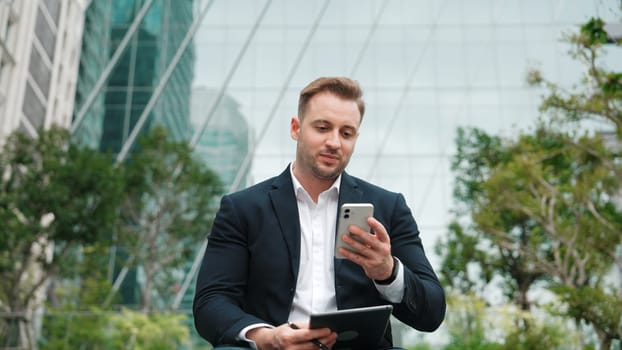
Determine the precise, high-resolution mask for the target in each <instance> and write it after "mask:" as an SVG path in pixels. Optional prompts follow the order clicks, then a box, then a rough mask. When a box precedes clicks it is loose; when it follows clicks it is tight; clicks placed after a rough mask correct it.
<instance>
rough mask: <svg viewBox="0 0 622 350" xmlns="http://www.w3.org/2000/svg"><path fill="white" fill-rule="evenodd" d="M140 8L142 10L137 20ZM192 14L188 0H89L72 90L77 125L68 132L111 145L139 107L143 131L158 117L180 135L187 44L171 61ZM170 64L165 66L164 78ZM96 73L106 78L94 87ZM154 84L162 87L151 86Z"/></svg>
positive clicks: (186, 120) (184, 121) (189, 61)
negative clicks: (75, 88)
mask: <svg viewBox="0 0 622 350" xmlns="http://www.w3.org/2000/svg"><path fill="white" fill-rule="evenodd" d="M141 11H146V12H145V13H142V12H141ZM139 14H141V15H143V14H144V17H141V18H140V19H139V20H138V21H137V16H138V15H139ZM192 21H193V1H192V0H183V1H172V0H156V1H146V0H104V1H92V2H91V5H90V6H89V8H88V10H87V13H86V23H85V35H84V41H83V49H82V51H83V54H82V56H81V60H80V82H79V86H78V92H77V95H76V103H77V106H76V107H77V108H76V114H77V116H79V117H80V118H82V119H81V120H80V122H81V124H80V127H81V128H80V129H79V130H78V132H76V133H75V134H74V135H75V136H76V137H78V138H80V139H81V140H82V142H84V143H86V144H90V145H94V146H96V147H97V146H98V147H99V148H101V149H102V150H105V151H107V150H112V151H113V152H115V153H116V152H118V151H119V150H120V149H121V147H122V146H123V144H124V143H125V142H126V141H127V140H128V136H129V134H130V133H131V132H132V130H133V128H134V126H135V125H136V123H137V122H138V120H139V118H140V117H141V116H142V115H143V114H144V115H145V123H144V125H143V127H142V130H143V131H144V130H148V128H149V127H150V126H151V125H153V124H160V125H162V126H164V127H165V128H166V129H167V130H168V131H169V134H170V135H171V136H172V137H173V138H174V139H175V140H184V139H187V138H188V137H189V135H190V132H191V130H190V91H191V85H192V79H193V72H194V49H193V46H192V45H188V46H187V48H185V49H184V50H183V54H182V55H181V58H180V59H179V60H178V61H177V62H176V63H174V64H172V65H171V62H172V58H173V57H174V56H175V54H176V53H177V50H178V48H179V47H180V44H181V43H182V41H183V39H184V37H185V35H186V33H187V32H188V28H189V26H190V25H191V23H192ZM135 22H136V24H137V26H136V27H135V28H134V27H132V25H133V24H134V23H135ZM117 50H119V51H118V52H117ZM118 53H120V56H118V57H115V54H118ZM113 58H115V59H116V60H113ZM169 65H170V66H171V67H173V71H172V74H171V75H170V76H168V77H167V78H166V81H163V79H164V73H165V72H166V71H167V69H169ZM100 79H105V83H104V84H103V87H102V88H101V89H100V90H99V91H98V90H96V89H95V87H96V86H97V83H98V82H99V80H100ZM160 84H162V87H160V88H161V89H162V91H161V92H160V91H158V90H157V89H158V87H159V85H160ZM156 92H157V95H156ZM91 94H95V95H94V97H93V96H90V95H91ZM89 98H91V99H92V101H91V100H89ZM150 101H151V103H152V104H153V106H149V103H150ZM85 104H86V106H85ZM148 107H149V108H148ZM83 109H84V110H83ZM80 114H84V115H83V116H82V115H80Z"/></svg>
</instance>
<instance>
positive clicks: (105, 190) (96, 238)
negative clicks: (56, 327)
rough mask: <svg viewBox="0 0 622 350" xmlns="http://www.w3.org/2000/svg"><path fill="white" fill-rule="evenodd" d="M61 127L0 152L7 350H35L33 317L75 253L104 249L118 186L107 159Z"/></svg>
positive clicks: (19, 137)
mask: <svg viewBox="0 0 622 350" xmlns="http://www.w3.org/2000/svg"><path fill="white" fill-rule="evenodd" d="M68 141H69V133H68V132H67V131H66V130H64V129H62V128H58V127H53V128H51V129H50V130H43V131H40V133H39V135H38V137H37V138H34V139H33V138H31V137H29V136H27V135H25V134H24V133H21V132H15V133H13V134H12V135H11V136H10V137H9V138H8V140H7V143H6V144H5V145H4V147H3V149H2V153H0V175H1V178H0V222H2V225H0V280H2V283H1V284H0V312H1V313H2V315H3V323H4V327H1V328H0V329H1V330H2V334H0V341H1V342H2V343H3V345H4V346H25V347H29V348H30V347H33V346H34V339H33V335H34V332H33V329H32V322H30V321H31V320H32V318H33V311H34V310H35V309H36V308H37V307H39V306H40V304H41V302H42V300H43V296H44V293H45V286H46V284H47V283H48V282H49V281H50V278H51V277H53V276H54V275H55V274H56V273H58V272H59V268H60V266H61V265H62V264H63V263H64V259H65V258H66V257H68V256H69V255H70V253H71V252H72V250H74V249H75V248H76V247H78V246H81V245H84V244H90V243H94V242H105V241H107V240H109V238H110V236H111V235H110V232H111V231H112V229H113V223H114V222H115V217H116V209H117V207H118V205H119V203H120V199H121V190H122V179H121V177H120V174H119V173H118V171H117V170H115V169H114V167H113V165H112V163H111V160H110V159H109V157H107V156H106V155H103V154H101V153H99V152H95V151H92V150H88V149H84V148H80V147H78V146H76V145H72V144H70V143H69V142H68Z"/></svg>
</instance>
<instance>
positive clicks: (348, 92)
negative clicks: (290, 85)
mask: <svg viewBox="0 0 622 350" xmlns="http://www.w3.org/2000/svg"><path fill="white" fill-rule="evenodd" d="M320 92H330V93H332V94H335V95H337V96H338V97H340V98H343V99H345V100H352V101H355V102H356V105H357V106H358V108H359V113H360V114H361V122H362V121H363V114H365V102H363V98H362V97H363V90H361V87H360V86H359V83H358V82H357V81H356V80H353V79H350V78H346V77H322V78H318V79H315V80H314V81H312V82H311V83H309V85H307V86H305V88H304V89H302V91H300V98H299V99H298V118H300V119H302V118H303V117H304V114H305V112H306V110H307V105H308V104H309V100H311V98H312V97H313V96H315V95H316V94H318V93H320Z"/></svg>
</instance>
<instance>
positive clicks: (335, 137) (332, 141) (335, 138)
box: [326, 130, 341, 148]
mask: <svg viewBox="0 0 622 350" xmlns="http://www.w3.org/2000/svg"><path fill="white" fill-rule="evenodd" d="M326 144H327V145H328V146H329V147H331V148H339V147H340V146H341V139H340V138H339V131H338V130H335V131H333V132H329V133H328V136H327V139H326Z"/></svg>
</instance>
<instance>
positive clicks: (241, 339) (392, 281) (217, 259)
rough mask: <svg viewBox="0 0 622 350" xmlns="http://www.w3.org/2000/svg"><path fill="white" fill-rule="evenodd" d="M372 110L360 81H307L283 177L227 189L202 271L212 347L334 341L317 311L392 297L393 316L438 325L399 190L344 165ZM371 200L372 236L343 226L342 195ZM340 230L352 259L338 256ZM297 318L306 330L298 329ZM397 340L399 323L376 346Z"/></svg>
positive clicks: (440, 314)
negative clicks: (317, 320) (311, 324)
mask: <svg viewBox="0 0 622 350" xmlns="http://www.w3.org/2000/svg"><path fill="white" fill-rule="evenodd" d="M364 112H365V106H364V103H363V100H362V91H361V89H360V87H359V85H358V83H357V82H356V81H354V80H351V79H348V78H341V77H337V78H319V79H317V80H315V81H313V82H311V83H310V84H309V85H308V86H307V87H305V88H304V89H303V90H302V92H301V94H300V99H299V104H298V117H294V118H292V119H291V123H290V124H291V125H290V134H291V137H292V139H294V140H295V141H296V142H297V148H296V159H295V161H294V162H293V163H292V164H290V166H289V167H288V168H287V169H286V170H285V171H284V172H283V173H282V174H281V175H279V176H276V177H274V178H272V179H269V180H267V181H264V182H262V183H259V184H257V185H254V186H252V187H250V188H247V189H245V190H242V191H240V192H237V193H233V194H230V195H226V196H224V197H223V198H222V201H221V206H220V210H219V212H218V214H217V215H216V218H215V220H214V225H213V228H212V231H211V234H210V236H209V242H208V246H207V249H206V251H205V256H204V258H203V263H202V266H201V270H200V272H199V276H198V280H197V290H196V295H195V299H194V306H193V311H194V318H195V325H196V328H197V330H198V332H199V334H200V335H201V336H203V337H204V338H206V339H207V340H208V341H210V342H211V343H212V345H214V346H218V345H223V344H230V345H231V344H237V345H244V346H251V347H253V348H255V349H260V350H267V349H317V348H318V347H317V345H315V344H313V343H312V342H311V340H312V339H317V340H319V341H320V342H322V343H323V344H325V345H327V346H328V347H329V348H330V347H331V346H332V345H333V344H334V343H335V341H336V334H335V333H334V332H331V331H330V329H327V328H323V329H309V328H308V326H307V322H308V317H309V315H310V314H311V313H315V312H323V311H333V310H336V309H350V308H355V307H363V306H372V305H382V304H392V305H393V315H394V316H395V317H397V318H398V319H399V320H400V321H402V322H404V323H406V324H408V325H410V326H411V327H413V328H415V329H418V330H421V331H433V330H435V329H436V328H438V326H439V325H440V324H441V322H442V320H443V318H444V315H445V296H444V293H443V290H442V288H441V286H440V284H439V282H438V279H437V277H436V275H435V274H434V271H433V270H432V267H431V266H430V264H429V262H428V260H427V258H426V257H425V253H424V251H423V247H422V244H421V240H420V238H419V231H418V228H417V224H416V223H415V220H414V218H413V216H412V214H411V212H410V209H409V208H408V207H407V205H406V203H405V200H404V197H403V196H402V195H401V194H398V193H393V192H389V191H387V190H384V189H382V188H380V187H377V186H375V185H372V184H370V183H368V182H365V181H363V180H361V179H358V178H356V177H353V176H350V175H348V174H347V173H346V172H344V169H345V168H346V166H347V164H348V162H349V160H350V156H351V155H352V153H353V151H354V147H355V144H356V140H357V138H358V135H359V127H360V125H361V121H362V118H363V115H364ZM364 202H369V203H372V204H373V205H374V211H375V212H374V217H370V218H369V219H368V224H369V225H370V227H371V229H372V231H373V232H374V235H371V234H369V232H367V231H365V230H363V229H362V228H360V227H358V226H354V225H352V226H350V232H351V235H352V236H350V235H347V234H344V235H341V234H340V235H339V236H337V233H336V232H335V231H336V220H337V208H338V206H339V205H341V204H342V203H364ZM335 239H342V240H343V241H344V242H345V243H346V244H348V247H349V249H343V248H340V252H341V253H342V254H343V255H344V256H345V258H346V259H336V258H334V247H335ZM288 322H293V323H295V324H296V325H297V326H298V327H299V328H300V329H292V327H290V325H289V324H288ZM391 346H392V339H391V329H390V327H388V328H387V331H386V334H385V337H384V338H383V340H382V342H381V344H378V349H385V348H390V347H391Z"/></svg>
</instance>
